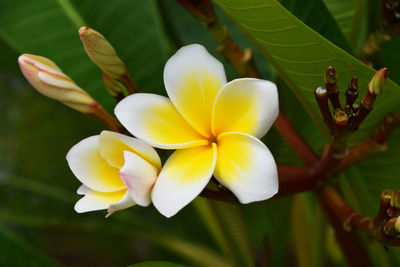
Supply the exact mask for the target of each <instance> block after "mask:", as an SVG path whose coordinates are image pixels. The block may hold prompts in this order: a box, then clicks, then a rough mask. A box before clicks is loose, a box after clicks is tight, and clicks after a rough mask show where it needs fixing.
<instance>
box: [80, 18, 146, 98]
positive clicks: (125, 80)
mask: <svg viewBox="0 0 400 267" xmlns="http://www.w3.org/2000/svg"><path fill="white" fill-rule="evenodd" d="M79 36H80V38H81V41H82V43H83V47H84V48H85V51H86V53H87V54H88V56H89V57H90V59H91V60H92V61H93V62H94V63H95V64H96V65H97V66H98V67H99V68H100V69H101V70H102V71H103V72H104V73H105V74H107V76H108V77H110V78H111V79H114V80H116V81H118V82H120V83H121V84H122V85H123V86H124V87H125V88H126V90H127V92H128V93H130V94H133V93H137V92H138V91H139V90H138V87H137V85H136V83H135V82H134V81H133V80H132V78H131V76H130V75H129V73H128V70H127V69H126V66H125V64H124V63H123V62H122V60H121V59H120V58H119V57H118V55H117V52H115V49H114V47H113V46H112V45H111V44H110V43H109V42H108V41H107V39H106V38H105V37H104V36H103V35H102V34H101V33H99V32H97V31H95V30H93V29H91V28H89V27H86V26H83V27H81V28H80V29H79ZM107 86H108V85H106V87H107Z"/></svg>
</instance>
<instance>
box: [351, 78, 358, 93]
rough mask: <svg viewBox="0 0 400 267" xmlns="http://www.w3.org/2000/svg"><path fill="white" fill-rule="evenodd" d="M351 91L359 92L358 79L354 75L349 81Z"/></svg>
mask: <svg viewBox="0 0 400 267" xmlns="http://www.w3.org/2000/svg"><path fill="white" fill-rule="evenodd" d="M349 91H350V92H357V93H358V79H357V77H356V76H354V77H353V78H352V79H351V81H350V83H349Z"/></svg>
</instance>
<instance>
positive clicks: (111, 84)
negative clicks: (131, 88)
mask: <svg viewBox="0 0 400 267" xmlns="http://www.w3.org/2000/svg"><path fill="white" fill-rule="evenodd" d="M103 82H104V86H105V87H106V89H107V91H108V93H109V94H110V95H111V96H113V97H115V98H120V99H122V98H123V97H124V94H123V89H122V85H121V84H120V83H119V82H118V81H116V80H114V79H112V78H111V77H110V76H108V75H107V74H106V73H105V72H103Z"/></svg>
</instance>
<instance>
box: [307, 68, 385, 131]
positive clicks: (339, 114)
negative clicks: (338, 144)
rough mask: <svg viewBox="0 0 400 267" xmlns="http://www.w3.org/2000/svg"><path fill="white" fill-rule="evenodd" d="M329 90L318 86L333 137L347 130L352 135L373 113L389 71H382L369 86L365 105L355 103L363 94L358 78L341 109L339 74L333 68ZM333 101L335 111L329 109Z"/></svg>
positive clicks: (317, 93) (327, 84)
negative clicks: (377, 97) (359, 88)
mask: <svg viewBox="0 0 400 267" xmlns="http://www.w3.org/2000/svg"><path fill="white" fill-rule="evenodd" d="M324 80H325V88H326V89H325V88H322V87H318V88H317V89H316V90H315V98H316V100H317V103H318V106H319V109H320V111H321V113H322V116H323V118H324V122H325V124H326V125H327V127H328V129H329V132H330V134H331V135H332V136H336V137H337V135H340V134H341V133H342V132H343V131H344V130H346V129H347V130H349V131H350V132H352V131H355V130H357V129H358V127H359V126H360V124H361V123H362V122H363V121H364V119H365V118H366V117H367V115H368V114H369V112H371V110H372V107H373V105H374V103H375V99H376V96H377V95H379V94H380V93H381V92H382V90H383V87H384V84H385V81H386V80H387V69H386V68H382V69H380V70H379V71H377V72H376V74H375V75H374V77H373V78H372V79H371V81H370V82H369V84H368V91H367V93H366V95H365V96H364V98H363V100H362V101H361V103H360V104H359V105H358V104H357V103H355V101H356V100H357V97H358V95H359V91H358V80H357V77H355V76H354V77H353V78H352V79H351V81H350V82H349V85H348V87H347V89H346V92H345V96H346V104H345V106H344V107H342V106H341V103H340V99H339V87H338V84H337V80H338V75H337V71H336V69H335V68H334V67H333V66H329V67H328V68H327V69H326V71H325V75H324ZM329 101H330V102H331V104H332V107H333V112H331V110H330V108H329V103H328V102H329Z"/></svg>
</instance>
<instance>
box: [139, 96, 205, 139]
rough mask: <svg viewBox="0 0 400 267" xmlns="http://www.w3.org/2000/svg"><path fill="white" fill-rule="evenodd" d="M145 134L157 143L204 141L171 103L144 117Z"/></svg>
mask: <svg viewBox="0 0 400 267" xmlns="http://www.w3.org/2000/svg"><path fill="white" fill-rule="evenodd" d="M143 120H144V121H145V122H146V124H147V127H146V128H147V134H148V135H149V136H151V137H152V140H154V141H156V142H159V143H169V144H178V143H185V142H190V141H194V140H201V139H203V140H204V137H203V136H201V135H200V134H198V133H197V132H196V131H195V130H194V129H193V128H192V127H191V126H190V125H189V124H188V123H187V122H186V121H185V120H184V119H183V118H182V116H181V115H180V114H179V113H178V112H177V110H176V109H175V107H174V106H173V105H172V104H171V103H164V104H160V105H157V106H155V107H153V108H152V109H151V112H148V113H147V114H146V116H144V118H143Z"/></svg>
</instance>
